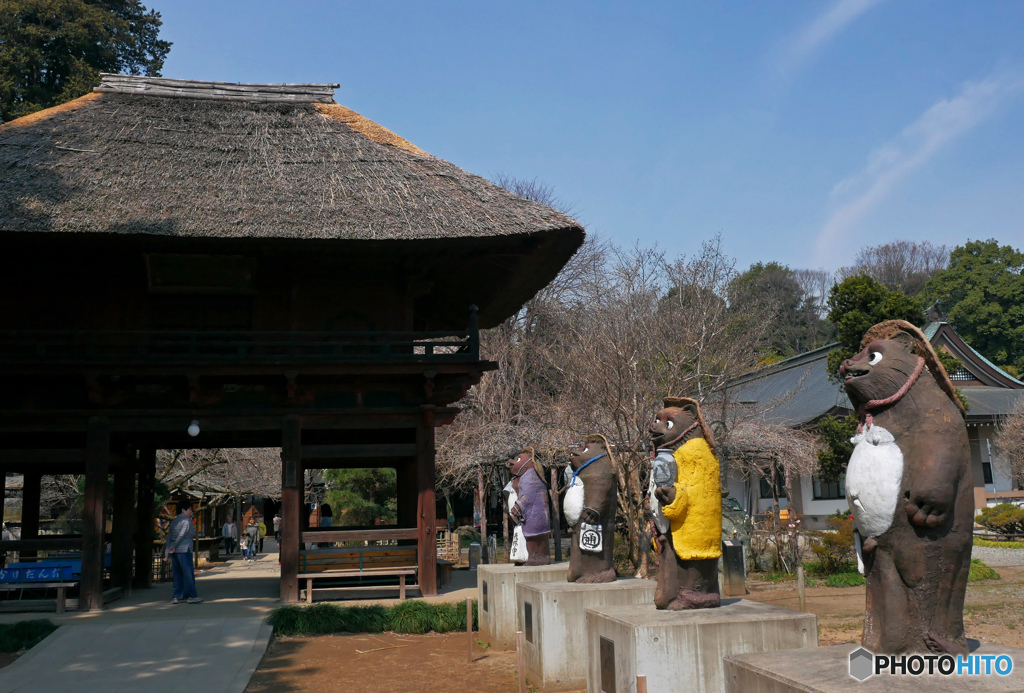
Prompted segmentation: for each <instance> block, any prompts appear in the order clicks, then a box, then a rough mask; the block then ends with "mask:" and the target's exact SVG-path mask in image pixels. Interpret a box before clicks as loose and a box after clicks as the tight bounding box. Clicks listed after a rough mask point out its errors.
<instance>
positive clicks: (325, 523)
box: [320, 503, 334, 527]
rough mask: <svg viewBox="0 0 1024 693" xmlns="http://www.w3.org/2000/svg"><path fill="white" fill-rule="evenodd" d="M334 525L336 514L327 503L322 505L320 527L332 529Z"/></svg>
mask: <svg viewBox="0 0 1024 693" xmlns="http://www.w3.org/2000/svg"><path fill="white" fill-rule="evenodd" d="M333 525H334V512H333V511H332V510H331V506H329V505H327V503H321V504H320V526H321V527H332V526H333Z"/></svg>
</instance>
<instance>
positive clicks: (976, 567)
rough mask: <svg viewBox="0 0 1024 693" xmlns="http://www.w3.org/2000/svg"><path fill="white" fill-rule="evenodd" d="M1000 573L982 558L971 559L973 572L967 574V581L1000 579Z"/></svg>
mask: <svg viewBox="0 0 1024 693" xmlns="http://www.w3.org/2000/svg"><path fill="white" fill-rule="evenodd" d="M998 579H1000V578H999V573H997V572H996V571H994V570H992V568H990V567H989V566H987V565H985V564H984V563H982V562H981V559H980V558H972V559H971V572H970V574H969V575H968V576H967V582H981V581H982V580H998Z"/></svg>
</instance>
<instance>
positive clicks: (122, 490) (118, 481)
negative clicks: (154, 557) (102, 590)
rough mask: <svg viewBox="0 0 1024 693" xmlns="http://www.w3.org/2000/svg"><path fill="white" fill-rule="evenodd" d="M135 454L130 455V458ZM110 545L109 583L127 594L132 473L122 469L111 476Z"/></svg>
mask: <svg viewBox="0 0 1024 693" xmlns="http://www.w3.org/2000/svg"><path fill="white" fill-rule="evenodd" d="M134 454H135V451H134V450H133V451H132V456H134ZM113 500H114V503H113V505H114V517H113V532H112V534H113V541H112V542H111V549H110V582H111V584H112V585H113V586H114V587H121V588H123V589H124V590H125V591H126V592H127V591H130V590H131V583H132V567H133V561H132V554H133V552H134V546H133V542H132V539H133V537H134V535H135V519H136V516H135V470H134V467H133V466H129V465H124V466H122V467H121V469H119V470H117V471H116V472H114V499H113Z"/></svg>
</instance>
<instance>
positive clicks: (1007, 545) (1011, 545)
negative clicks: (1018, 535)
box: [974, 537, 1024, 549]
mask: <svg viewBox="0 0 1024 693" xmlns="http://www.w3.org/2000/svg"><path fill="white" fill-rule="evenodd" d="M974 545H975V546H986V547H988V548H990V549H1024V541H1016V540H1008V541H992V540H991V539H982V538H980V537H974Z"/></svg>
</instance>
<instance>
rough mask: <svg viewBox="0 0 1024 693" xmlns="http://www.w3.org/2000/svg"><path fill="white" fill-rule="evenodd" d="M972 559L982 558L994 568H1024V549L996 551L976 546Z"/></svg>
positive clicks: (989, 547) (972, 552)
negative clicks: (1014, 566)
mask: <svg viewBox="0 0 1024 693" xmlns="http://www.w3.org/2000/svg"><path fill="white" fill-rule="evenodd" d="M971 558H980V559H981V561H982V562H983V563H985V564H986V565H990V566H992V567H993V568H994V567H996V566H1001V565H1005V566H1013V565H1019V566H1024V549H995V548H992V547H991V546H975V547H974V549H972V551H971Z"/></svg>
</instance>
